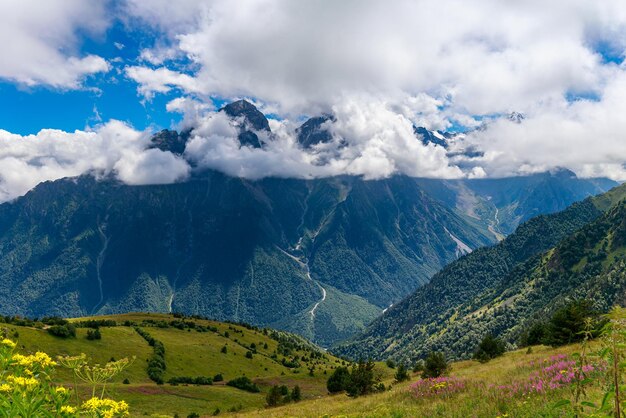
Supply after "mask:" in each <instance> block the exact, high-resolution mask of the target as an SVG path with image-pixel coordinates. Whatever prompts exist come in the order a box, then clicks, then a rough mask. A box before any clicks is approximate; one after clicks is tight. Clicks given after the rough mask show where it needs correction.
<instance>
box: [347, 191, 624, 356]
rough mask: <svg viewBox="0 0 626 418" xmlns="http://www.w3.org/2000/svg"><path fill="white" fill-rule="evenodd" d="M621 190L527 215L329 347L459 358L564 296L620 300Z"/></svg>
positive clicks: (514, 333) (510, 335) (511, 332)
mask: <svg viewBox="0 0 626 418" xmlns="http://www.w3.org/2000/svg"><path fill="white" fill-rule="evenodd" d="M625 196H626V186H620V187H618V188H616V189H614V190H612V191H611V192H609V193H607V194H605V195H603V196H600V197H598V198H590V199H587V200H585V201H583V202H581V203H577V204H574V205H572V206H571V207H570V208H568V209H566V210H565V211H563V212H559V213H557V214H553V215H545V216H539V217H537V218H534V219H532V220H530V221H529V222H527V223H525V224H523V225H522V226H520V227H519V228H518V229H517V231H516V232H515V233H514V234H512V235H511V236H509V237H508V238H507V239H505V240H504V241H502V242H501V243H500V244H498V245H496V246H494V247H490V248H483V249H480V250H477V251H474V252H473V253H472V254H470V255H467V256H465V257H463V258H461V259H459V260H458V261H456V262H454V263H452V264H451V265H449V266H448V267H446V268H444V269H443V270H442V271H441V272H440V273H438V274H437V275H435V276H434V277H433V279H432V280H431V281H430V283H429V284H428V285H426V286H424V287H422V288H420V289H418V290H417V291H416V292H415V293H413V294H412V295H411V296H409V297H408V298H406V299H405V300H403V301H402V302H401V303H399V304H398V305H396V306H394V307H393V308H391V309H389V310H388V311H387V312H386V313H385V314H384V315H383V316H382V317H380V318H379V319H377V320H376V321H374V323H373V324H372V325H371V326H370V327H369V328H368V330H367V331H366V332H365V333H364V334H363V335H361V336H358V337H356V338H355V339H354V340H352V341H350V342H349V343H346V344H344V345H342V346H340V347H338V349H337V352H338V353H341V354H344V355H350V356H353V357H358V356H373V357H375V358H384V357H394V358H398V359H404V360H408V359H414V358H416V357H420V356H423V355H424V354H425V353H427V352H428V351H430V350H443V351H447V352H448V353H449V354H451V355H452V356H454V357H457V358H458V357H465V356H467V355H468V354H470V353H471V352H473V350H474V349H475V347H476V345H477V343H478V341H479V340H480V338H481V337H482V336H483V335H484V334H486V333H489V332H491V333H493V334H495V335H501V336H503V337H504V338H506V339H507V340H508V341H510V342H515V340H516V338H517V337H518V336H519V334H520V331H521V330H522V329H523V327H524V326H526V325H527V324H529V323H530V322H532V321H533V320H535V318H538V317H542V316H544V317H545V315H546V314H547V313H549V312H551V311H552V310H554V309H555V308H556V307H557V306H558V305H559V303H561V302H562V301H564V300H565V299H566V298H567V297H581V296H588V297H591V298H592V299H594V300H595V303H596V304H597V307H598V308H600V309H604V310H606V309H607V308H608V307H609V306H611V305H612V304H613V303H615V302H616V301H619V300H620V298H623V297H624V292H623V288H622V284H621V280H622V271H623V266H624V263H623V259H622V254H623V253H624V249H623V244H624V241H625V240H626V236H625V233H624V231H625V230H624V226H623V225H624V219H625V216H624V215H625V214H626V212H625V211H624V208H625V206H624V203H623V202H622V199H623V198H624V197H625ZM604 211H606V212H604ZM577 231H578V232H577Z"/></svg>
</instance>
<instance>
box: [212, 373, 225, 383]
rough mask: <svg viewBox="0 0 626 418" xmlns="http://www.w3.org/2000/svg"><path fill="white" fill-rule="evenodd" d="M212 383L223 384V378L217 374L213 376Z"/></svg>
mask: <svg viewBox="0 0 626 418" xmlns="http://www.w3.org/2000/svg"><path fill="white" fill-rule="evenodd" d="M213 381H214V382H223V381H224V376H222V374H221V373H218V374H216V375H215V376H213Z"/></svg>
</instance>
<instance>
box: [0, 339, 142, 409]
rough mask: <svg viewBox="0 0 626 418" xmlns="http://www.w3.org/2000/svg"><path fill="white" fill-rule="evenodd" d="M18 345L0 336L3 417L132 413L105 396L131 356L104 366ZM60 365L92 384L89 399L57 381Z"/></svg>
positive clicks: (125, 404) (82, 357)
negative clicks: (31, 351)
mask: <svg viewBox="0 0 626 418" xmlns="http://www.w3.org/2000/svg"><path fill="white" fill-rule="evenodd" d="M16 347H17V344H16V343H15V342H13V341H12V340H9V339H7V338H4V337H2V338H0V417H7V418H12V417H63V418H78V417H93V418H101V417H106V418H115V417H127V416H128V415H129V408H128V404H127V403H126V402H124V401H115V400H112V399H108V398H105V397H104V395H105V390H106V384H107V382H108V381H110V379H112V378H113V377H114V376H116V375H117V374H119V373H120V372H121V371H123V370H124V369H125V368H126V367H127V366H128V364H129V363H130V361H129V360H128V359H122V360H120V361H117V362H110V363H108V364H106V365H105V366H104V367H101V366H99V365H97V364H96V365H89V364H87V361H86V356H85V355H81V356H76V357H61V358H59V359H58V363H57V362H56V361H54V360H52V358H50V356H48V355H47V354H46V353H44V352H37V353H35V354H31V355H23V354H20V353H18V352H17V350H16ZM59 364H61V365H63V366H66V367H68V368H70V369H72V371H73V372H74V375H75V376H76V379H78V378H80V379H81V380H82V381H83V382H84V383H86V384H87V385H89V386H91V388H92V391H91V397H90V398H89V399H87V400H84V401H83V400H81V399H80V397H79V394H78V391H77V387H76V385H74V389H73V390H70V389H68V388H66V387H64V386H60V385H57V384H55V383H54V381H53V380H52V376H53V375H54V371H55V369H56V368H57V367H58V365H59ZM100 388H101V392H100V390H99V389H100ZM96 392H100V393H99V394H98V393H96ZM74 399H75V400H74Z"/></svg>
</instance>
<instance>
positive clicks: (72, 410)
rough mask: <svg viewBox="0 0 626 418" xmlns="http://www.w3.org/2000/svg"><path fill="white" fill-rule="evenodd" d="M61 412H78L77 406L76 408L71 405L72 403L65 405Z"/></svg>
mask: <svg viewBox="0 0 626 418" xmlns="http://www.w3.org/2000/svg"><path fill="white" fill-rule="evenodd" d="M61 413H62V414H75V413H76V408H74V407H73V406H70V405H63V406H62V407H61Z"/></svg>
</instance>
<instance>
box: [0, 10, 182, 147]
mask: <svg viewBox="0 0 626 418" xmlns="http://www.w3.org/2000/svg"><path fill="white" fill-rule="evenodd" d="M155 39H156V38H155V35H154V33H152V32H151V31H150V30H147V28H146V27H145V26H140V27H139V28H138V29H133V30H129V28H128V26H125V25H123V24H122V23H121V22H117V23H115V24H114V25H112V26H111V27H110V28H109V29H108V30H107V31H106V33H104V34H103V35H100V36H94V37H90V36H88V35H86V34H79V39H78V42H79V44H80V53H81V54H83V55H87V54H94V55H98V56H101V57H103V58H105V59H106V60H107V61H109V63H110V65H111V66H112V70H111V71H109V72H108V73H107V74H95V75H91V76H88V77H87V78H86V79H85V80H84V83H83V85H82V87H81V88H79V89H63V88H61V89H59V88H53V87H49V86H45V85H37V86H32V87H31V86H25V85H23V84H18V83H14V82H11V81H7V80H2V79H0V129H5V130H7V131H10V132H13V133H18V134H21V135H26V134H35V133H37V132H38V131H40V130H41V129H45V128H52V129H61V130H64V131H69V132H72V131H74V130H77V129H85V128H87V127H92V126H94V125H95V124H97V123H101V122H103V121H108V120H110V119H116V120H120V121H124V122H127V123H128V124H130V125H132V126H133V127H135V128H136V129H139V130H144V129H152V130H156V129H161V128H171V127H175V126H176V124H177V123H178V122H180V120H181V115H180V114H178V113H170V112H167V111H166V109H165V105H166V104H167V102H168V101H169V100H171V99H173V98H175V97H177V96H178V95H177V94H176V92H170V93H168V94H161V95H157V96H155V97H153V98H152V99H151V100H145V98H143V97H141V96H140V95H139V94H138V93H137V83H135V82H134V81H132V80H130V79H129V78H128V77H126V76H125V74H124V72H123V70H124V67H125V66H127V65H132V64H133V63H136V62H137V57H138V56H139V53H140V50H141V49H143V48H149V47H151V46H152V45H153V44H154V42H155ZM116 45H117V46H116Z"/></svg>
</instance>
